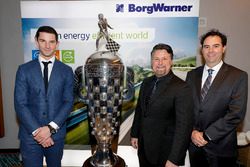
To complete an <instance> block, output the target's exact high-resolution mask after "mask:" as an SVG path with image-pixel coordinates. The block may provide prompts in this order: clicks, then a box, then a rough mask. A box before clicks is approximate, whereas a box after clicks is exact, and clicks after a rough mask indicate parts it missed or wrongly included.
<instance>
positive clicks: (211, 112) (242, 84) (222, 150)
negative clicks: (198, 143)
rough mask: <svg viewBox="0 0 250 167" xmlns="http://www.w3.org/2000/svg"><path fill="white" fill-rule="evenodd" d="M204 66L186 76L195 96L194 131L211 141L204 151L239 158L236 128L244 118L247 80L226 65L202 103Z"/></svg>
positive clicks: (235, 69) (240, 73) (233, 68)
mask: <svg viewBox="0 0 250 167" xmlns="http://www.w3.org/2000/svg"><path fill="white" fill-rule="evenodd" d="M203 68H204V66H201V67H198V68H196V69H194V70H193V71H191V72H189V73H188V74H187V79H186V80H187V82H188V84H189V85H190V86H191V88H192V92H193V96H194V104H195V107H194V113H195V125H194V129H197V130H199V131H204V132H205V133H206V134H207V135H208V136H209V137H210V138H211V139H212V141H211V142H209V144H207V145H206V146H205V147H204V149H205V150H206V151H207V152H209V153H211V154H214V155H217V156H222V155H224V156H235V155H236V154H237V136H236V127H237V125H238V124H239V123H240V121H241V120H242V119H243V118H244V116H245V112H246V105H247V94H248V90H247V87H248V83H247V82H248V79H247V78H248V76H247V73H246V72H244V71H241V70H239V69H237V68H235V67H233V66H231V65H228V64H226V63H223V65H222V67H221V69H220V70H219V72H218V73H217V75H216V77H215V79H214V81H213V83H212V85H211V87H210V89H209V91H208V93H207V95H206V97H205V99H204V101H203V102H202V103H201V102H200V91H201V79H202V73H203Z"/></svg>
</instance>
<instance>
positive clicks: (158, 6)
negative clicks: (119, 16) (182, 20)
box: [116, 3, 193, 14]
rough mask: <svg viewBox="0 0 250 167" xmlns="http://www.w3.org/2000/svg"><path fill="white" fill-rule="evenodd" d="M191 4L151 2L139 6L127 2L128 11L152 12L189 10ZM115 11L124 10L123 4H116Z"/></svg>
mask: <svg viewBox="0 0 250 167" xmlns="http://www.w3.org/2000/svg"><path fill="white" fill-rule="evenodd" d="M192 7H193V5H165V4H164V3H153V4H152V5H150V6H140V5H136V4H128V12H130V13H133V12H138V13H141V12H146V13H148V14H152V13H154V12H190V11H191V9H192ZM116 12H124V5H123V4H117V5H116Z"/></svg>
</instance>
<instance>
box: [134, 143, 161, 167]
mask: <svg viewBox="0 0 250 167" xmlns="http://www.w3.org/2000/svg"><path fill="white" fill-rule="evenodd" d="M143 145H144V144H143V140H141V143H139V148H138V158H139V164H140V167H165V164H153V163H151V162H150V161H149V160H148V158H147V156H146V154H145V150H144V147H143Z"/></svg>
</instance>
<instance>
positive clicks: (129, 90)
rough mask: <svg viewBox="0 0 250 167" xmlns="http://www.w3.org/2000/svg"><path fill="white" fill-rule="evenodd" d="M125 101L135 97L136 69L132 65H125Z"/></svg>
mask: <svg viewBox="0 0 250 167" xmlns="http://www.w3.org/2000/svg"><path fill="white" fill-rule="evenodd" d="M123 87H124V89H123V101H124V102H126V101H130V100H132V99H133V98H134V95H135V88H134V71H133V69H132V68H131V67H127V66H124V81H123Z"/></svg>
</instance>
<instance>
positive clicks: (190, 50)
mask: <svg viewBox="0 0 250 167" xmlns="http://www.w3.org/2000/svg"><path fill="white" fill-rule="evenodd" d="M99 14H103V16H104V18H106V19H107V23H108V24H109V26H110V27H108V34H109V36H110V37H111V38H112V40H114V41H116V42H117V43H118V44H119V45H120V48H119V51H118V53H119V54H120V57H121V59H122V61H123V63H124V65H125V66H126V67H127V68H126V69H127V72H128V73H130V74H131V75H130V77H131V78H128V79H131V80H133V90H132V91H131V95H130V96H129V97H128V98H127V99H124V101H123V108H122V124H121V127H120V136H119V141H122V139H123V137H124V136H125V135H126V134H127V133H128V131H129V129H130V127H131V124H132V119H133V112H134V108H135V106H136V100H137V98H138V94H139V89H140V84H141V82H142V80H143V79H144V78H145V77H147V76H150V75H152V71H151V65H150V52H151V50H152V47H153V46H154V45H156V44H157V43H166V44H169V45H170V46H172V48H173V51H174V65H173V71H174V73H175V74H177V75H178V76H179V77H181V78H183V79H185V76H186V72H187V71H188V70H190V69H191V68H193V67H195V66H196V55H197V44H198V37H197V36H198V17H199V1H197V0H186V1H176V0H164V1H160V0H152V1H129V2H128V1H21V15H22V33H23V47H24V61H25V62H27V61H30V60H32V59H36V58H37V56H38V55H39V52H38V50H37V49H36V46H35V43H34V36H35V32H36V30H37V28H38V27H39V26H43V25H49V26H52V27H54V28H55V29H56V30H57V32H58V33H59V41H60V44H59V48H58V50H57V52H56V58H57V59H58V60H60V61H62V62H63V63H65V64H67V65H69V66H71V67H72V69H73V70H74V72H75V78H76V83H75V103H74V109H73V111H72V112H71V114H70V116H69V118H68V120H67V135H66V139H65V143H66V144H70V145H87V144H89V131H88V120H87V118H88V117H87V106H86V104H85V103H84V96H85V94H86V90H84V88H83V86H82V75H81V74H82V72H83V71H82V69H83V68H82V67H83V66H84V64H85V62H86V59H87V58H88V57H89V56H90V55H91V54H93V53H94V52H95V51H96V49H97V48H98V47H99V46H97V45H101V44H102V43H103V42H104V41H105V40H106V39H105V37H104V36H101V37H100V35H99V31H100V29H99V27H98V15H99ZM97 41H98V42H97Z"/></svg>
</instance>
